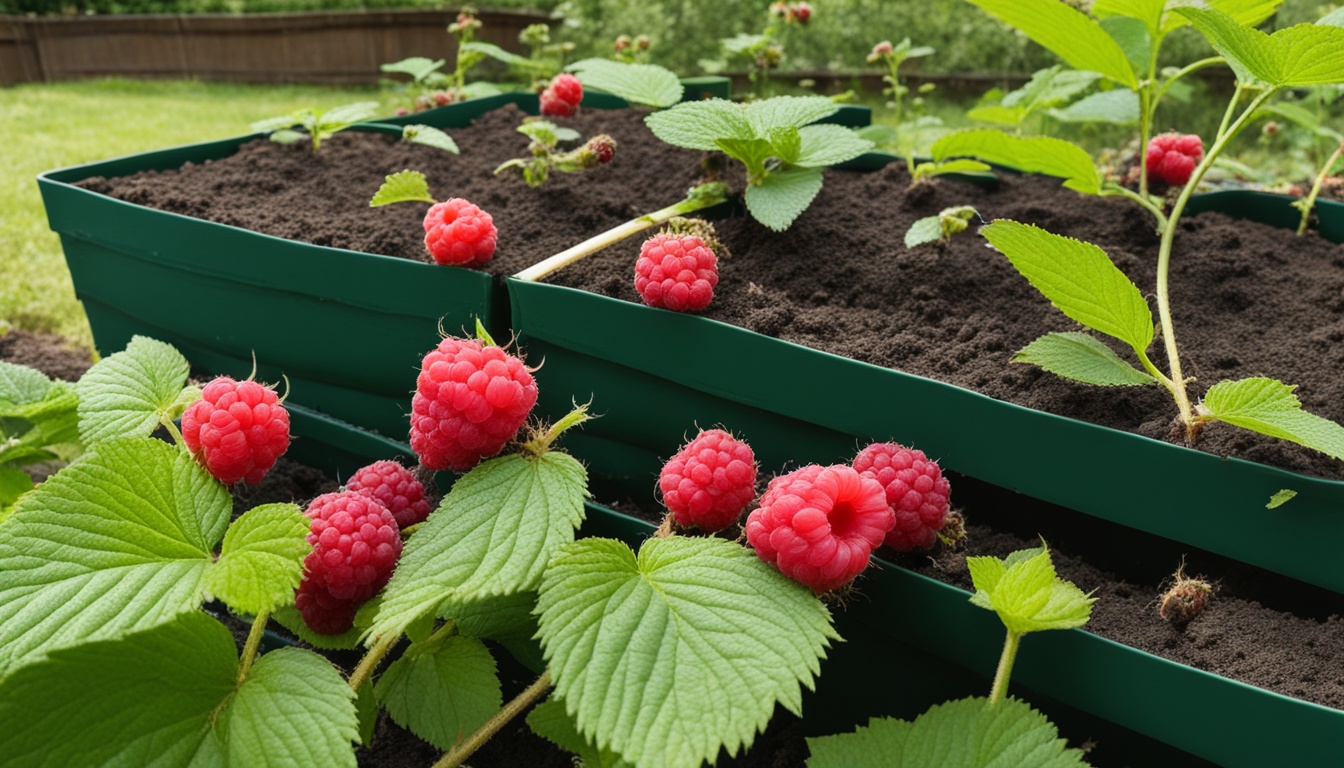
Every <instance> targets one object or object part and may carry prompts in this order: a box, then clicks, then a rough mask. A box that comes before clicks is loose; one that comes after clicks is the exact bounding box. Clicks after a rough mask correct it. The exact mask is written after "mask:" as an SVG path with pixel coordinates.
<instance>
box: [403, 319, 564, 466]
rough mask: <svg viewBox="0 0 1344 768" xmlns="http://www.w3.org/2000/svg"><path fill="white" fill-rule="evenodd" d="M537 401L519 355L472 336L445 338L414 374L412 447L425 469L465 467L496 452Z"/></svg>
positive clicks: (513, 433) (534, 383) (517, 427)
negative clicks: (515, 355) (470, 337)
mask: <svg viewBox="0 0 1344 768" xmlns="http://www.w3.org/2000/svg"><path fill="white" fill-rule="evenodd" d="M536 402H537V384H536V382H535V381H534V380H533V379H532V374H531V373H530V372H528V370H527V367H526V366H524V365H523V361H521V360H519V359H518V358H516V357H514V356H512V355H510V354H508V353H507V352H505V351H504V350H503V349H500V348H499V347H496V346H486V345H485V344H484V343H483V342H481V341H479V340H477V339H458V338H451V337H450V338H447V339H444V340H443V341H441V342H439V346H438V347H437V348H435V349H434V350H432V351H430V353H429V354H427V355H425V359H424V362H423V363H421V366H420V376H419V377H418V378H417V379H416V391H415V396H414V397H412V398H411V448H413V449H415V453H416V455H417V456H419V457H420V463H421V464H424V465H425V466H426V467H428V468H429V469H434V470H440V469H451V470H453V471H454V472H465V471H466V470H468V469H471V468H472V467H474V466H476V464H478V463H479V462H480V461H481V459H483V458H486V457H488V456H494V455H495V454H496V453H499V451H500V450H501V449H502V448H503V447H504V445H505V444H506V443H508V442H509V440H511V439H513V436H514V435H516V434H518V429H519V428H520V427H522V426H523V422H524V421H526V420H527V415H528V413H530V412H531V410H532V406H533V405H535V404H536Z"/></svg>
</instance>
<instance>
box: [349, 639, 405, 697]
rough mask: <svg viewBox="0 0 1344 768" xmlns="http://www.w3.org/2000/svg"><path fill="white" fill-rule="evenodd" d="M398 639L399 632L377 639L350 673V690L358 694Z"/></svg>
mask: <svg viewBox="0 0 1344 768" xmlns="http://www.w3.org/2000/svg"><path fill="white" fill-rule="evenodd" d="M400 637H401V634H400V633H399V632H393V633H391V634H390V635H385V636H383V637H380V638H378V642H376V643H374V644H373V647H372V648H370V649H369V652H368V653H366V654H364V658H362V659H360V660H359V666H357V667H355V671H354V672H351V673H350V690H352V691H354V692H356V693H358V692H359V689H360V688H363V687H364V683H365V682H367V681H368V679H369V678H370V677H371V676H372V675H373V671H374V670H375V669H377V668H378V664H379V662H381V661H382V660H383V657H384V656H386V655H387V652H388V651H390V650H392V646H394V645H396V643H397V639H398V638H400Z"/></svg>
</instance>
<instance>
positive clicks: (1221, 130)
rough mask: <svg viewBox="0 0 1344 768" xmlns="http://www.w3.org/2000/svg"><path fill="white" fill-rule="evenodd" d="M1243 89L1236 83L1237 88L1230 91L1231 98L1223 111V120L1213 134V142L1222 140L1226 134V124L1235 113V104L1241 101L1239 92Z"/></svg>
mask: <svg viewBox="0 0 1344 768" xmlns="http://www.w3.org/2000/svg"><path fill="white" fill-rule="evenodd" d="M1243 90H1244V88H1243V87H1242V85H1241V84H1240V83H1238V84H1237V90H1236V91H1234V92H1233V93H1232V100H1231V101H1229V102H1228V103H1227V111H1226V112H1224V113H1223V122H1221V123H1219V124H1218V133H1217V135H1215V136H1214V143H1217V142H1219V141H1222V139H1223V137H1224V136H1226V135H1227V130H1228V124H1229V122H1230V121H1231V120H1232V115H1235V114H1236V113H1237V104H1239V103H1241V93H1242V91H1243Z"/></svg>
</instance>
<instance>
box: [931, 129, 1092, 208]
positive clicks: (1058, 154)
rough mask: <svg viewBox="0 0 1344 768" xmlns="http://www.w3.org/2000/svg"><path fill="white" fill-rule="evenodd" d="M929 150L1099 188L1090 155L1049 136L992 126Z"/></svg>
mask: <svg viewBox="0 0 1344 768" xmlns="http://www.w3.org/2000/svg"><path fill="white" fill-rule="evenodd" d="M929 153H930V154H931V155H932V156H933V159H934V160H939V161H941V160H946V159H948V158H950V157H974V158H978V159H980V160H984V161H985V162H987V163H997V164H999V165H1006V166H1008V167H1010V168H1016V169H1018V170H1020V171H1026V172H1027V173H1043V174H1045V175H1047V176H1057V177H1059V178H1061V179H1064V186H1066V187H1068V188H1069V189H1072V190H1076V191H1078V192H1082V193H1083V194H1085V195H1095V194H1097V193H1099V192H1100V191H1101V174H1100V173H1098V172H1097V166H1096V164H1095V163H1093V162H1092V156H1091V155H1089V154H1087V152H1085V151H1084V150H1083V149H1082V148H1081V147H1078V146H1077V145H1074V144H1070V143H1069V142H1067V141H1064V140H1063V139H1054V138H1050V137H1048V136H1031V137H1025V136H1014V135H1012V134H1007V133H1004V132H1003V131H998V130H994V129H992V128H975V129H971V130H967V131H957V132H956V133H950V134H948V135H947V136H944V137H943V138H941V139H939V140H938V141H936V142H934V144H933V146H932V147H931V148H930V150H929Z"/></svg>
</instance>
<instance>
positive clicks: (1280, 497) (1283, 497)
mask: <svg viewBox="0 0 1344 768" xmlns="http://www.w3.org/2000/svg"><path fill="white" fill-rule="evenodd" d="M1296 496H1297V491H1294V490H1293V489H1291V488H1284V489H1283V490H1281V491H1279V492H1278V493H1276V494H1274V495H1272V496H1270V497H1269V503H1268V504H1266V505H1265V509H1278V508H1279V507H1282V506H1283V505H1284V504H1287V503H1288V502H1290V501H1292V500H1293V498H1294V497H1296Z"/></svg>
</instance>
